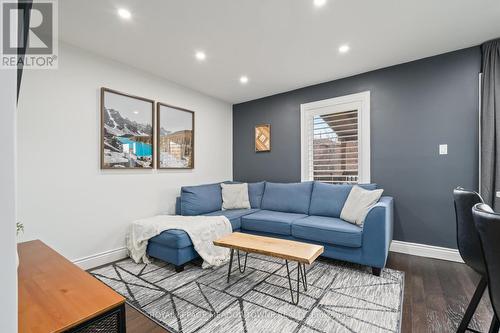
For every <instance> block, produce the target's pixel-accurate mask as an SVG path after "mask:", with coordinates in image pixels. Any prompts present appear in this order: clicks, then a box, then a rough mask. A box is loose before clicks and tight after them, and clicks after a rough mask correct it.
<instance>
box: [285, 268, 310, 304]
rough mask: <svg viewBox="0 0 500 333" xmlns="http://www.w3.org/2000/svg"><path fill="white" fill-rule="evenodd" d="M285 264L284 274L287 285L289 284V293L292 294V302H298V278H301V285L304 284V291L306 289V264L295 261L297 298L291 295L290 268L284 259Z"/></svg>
mask: <svg viewBox="0 0 500 333" xmlns="http://www.w3.org/2000/svg"><path fill="white" fill-rule="evenodd" d="M285 264H286V274H287V276H288V285H289V286H290V295H291V296H292V304H294V305H297V304H299V294H300V280H302V285H303V286H304V291H307V273H306V265H305V264H301V263H300V262H298V261H297V298H296V299H295V298H294V296H293V288H292V279H291V278H290V269H289V268H288V260H285Z"/></svg>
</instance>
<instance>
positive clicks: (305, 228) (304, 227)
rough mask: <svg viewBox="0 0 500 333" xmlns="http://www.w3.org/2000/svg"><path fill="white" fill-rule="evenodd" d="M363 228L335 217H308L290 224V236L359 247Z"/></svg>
mask: <svg viewBox="0 0 500 333" xmlns="http://www.w3.org/2000/svg"><path fill="white" fill-rule="evenodd" d="M362 235H363V228H361V227H359V226H357V225H355V224H351V223H349V222H346V221H343V220H341V219H339V218H335V217H325V216H309V217H306V218H303V219H300V220H295V221H293V223H292V236H293V237H296V238H301V239H306V240H310V241H315V242H320V243H327V244H332V245H341V246H348V247H360V246H361V243H362Z"/></svg>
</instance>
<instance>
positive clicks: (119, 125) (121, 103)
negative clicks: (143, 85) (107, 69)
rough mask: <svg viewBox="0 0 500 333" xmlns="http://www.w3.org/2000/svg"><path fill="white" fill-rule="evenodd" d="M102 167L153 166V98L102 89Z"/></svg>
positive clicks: (148, 167) (145, 167)
mask: <svg viewBox="0 0 500 333" xmlns="http://www.w3.org/2000/svg"><path fill="white" fill-rule="evenodd" d="M100 110H101V169H128V170H130V169H139V170H140V169H153V168H154V164H155V163H154V161H155V145H154V128H155V119H154V110H155V102H154V100H151V99H148V98H144V97H139V96H134V95H131V94H127V93H124V92H120V91H117V90H113V89H109V88H105V87H102V88H101V100H100Z"/></svg>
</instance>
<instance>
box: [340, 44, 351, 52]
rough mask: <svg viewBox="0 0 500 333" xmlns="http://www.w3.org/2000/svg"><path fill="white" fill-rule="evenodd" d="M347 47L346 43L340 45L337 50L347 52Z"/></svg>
mask: <svg viewBox="0 0 500 333" xmlns="http://www.w3.org/2000/svg"><path fill="white" fill-rule="evenodd" d="M349 49H350V47H349V45H347V44H344V45H340V47H339V52H340V53H347V52H349Z"/></svg>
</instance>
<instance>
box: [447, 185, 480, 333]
mask: <svg viewBox="0 0 500 333" xmlns="http://www.w3.org/2000/svg"><path fill="white" fill-rule="evenodd" d="M453 198H454V201H455V214H456V218H457V245H458V251H459V252H460V256H461V257H462V259H463V260H464V262H465V264H466V265H467V266H469V267H470V268H472V269H473V270H475V271H476V272H477V273H478V274H479V275H481V280H480V281H479V284H478V285H477V287H476V291H475V292H474V296H472V299H471V300H470V303H469V306H468V307H467V310H466V311H465V314H464V316H463V318H462V321H461V322H460V325H459V327H458V330H457V333H463V332H465V331H467V330H468V326H469V323H470V321H471V319H472V317H473V316H474V312H475V311H476V308H477V306H478V305H479V302H480V301H481V297H482V296H483V294H484V291H485V289H486V286H487V278H486V268H485V264H484V259H483V252H482V249H481V241H480V239H479V234H478V232H477V230H476V226H475V225H474V219H473V217H472V207H474V205H476V204H478V203H482V202H483V200H482V199H481V196H480V195H479V194H478V193H476V192H473V191H467V190H464V189H463V188H461V187H457V188H456V189H455V190H453Z"/></svg>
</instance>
